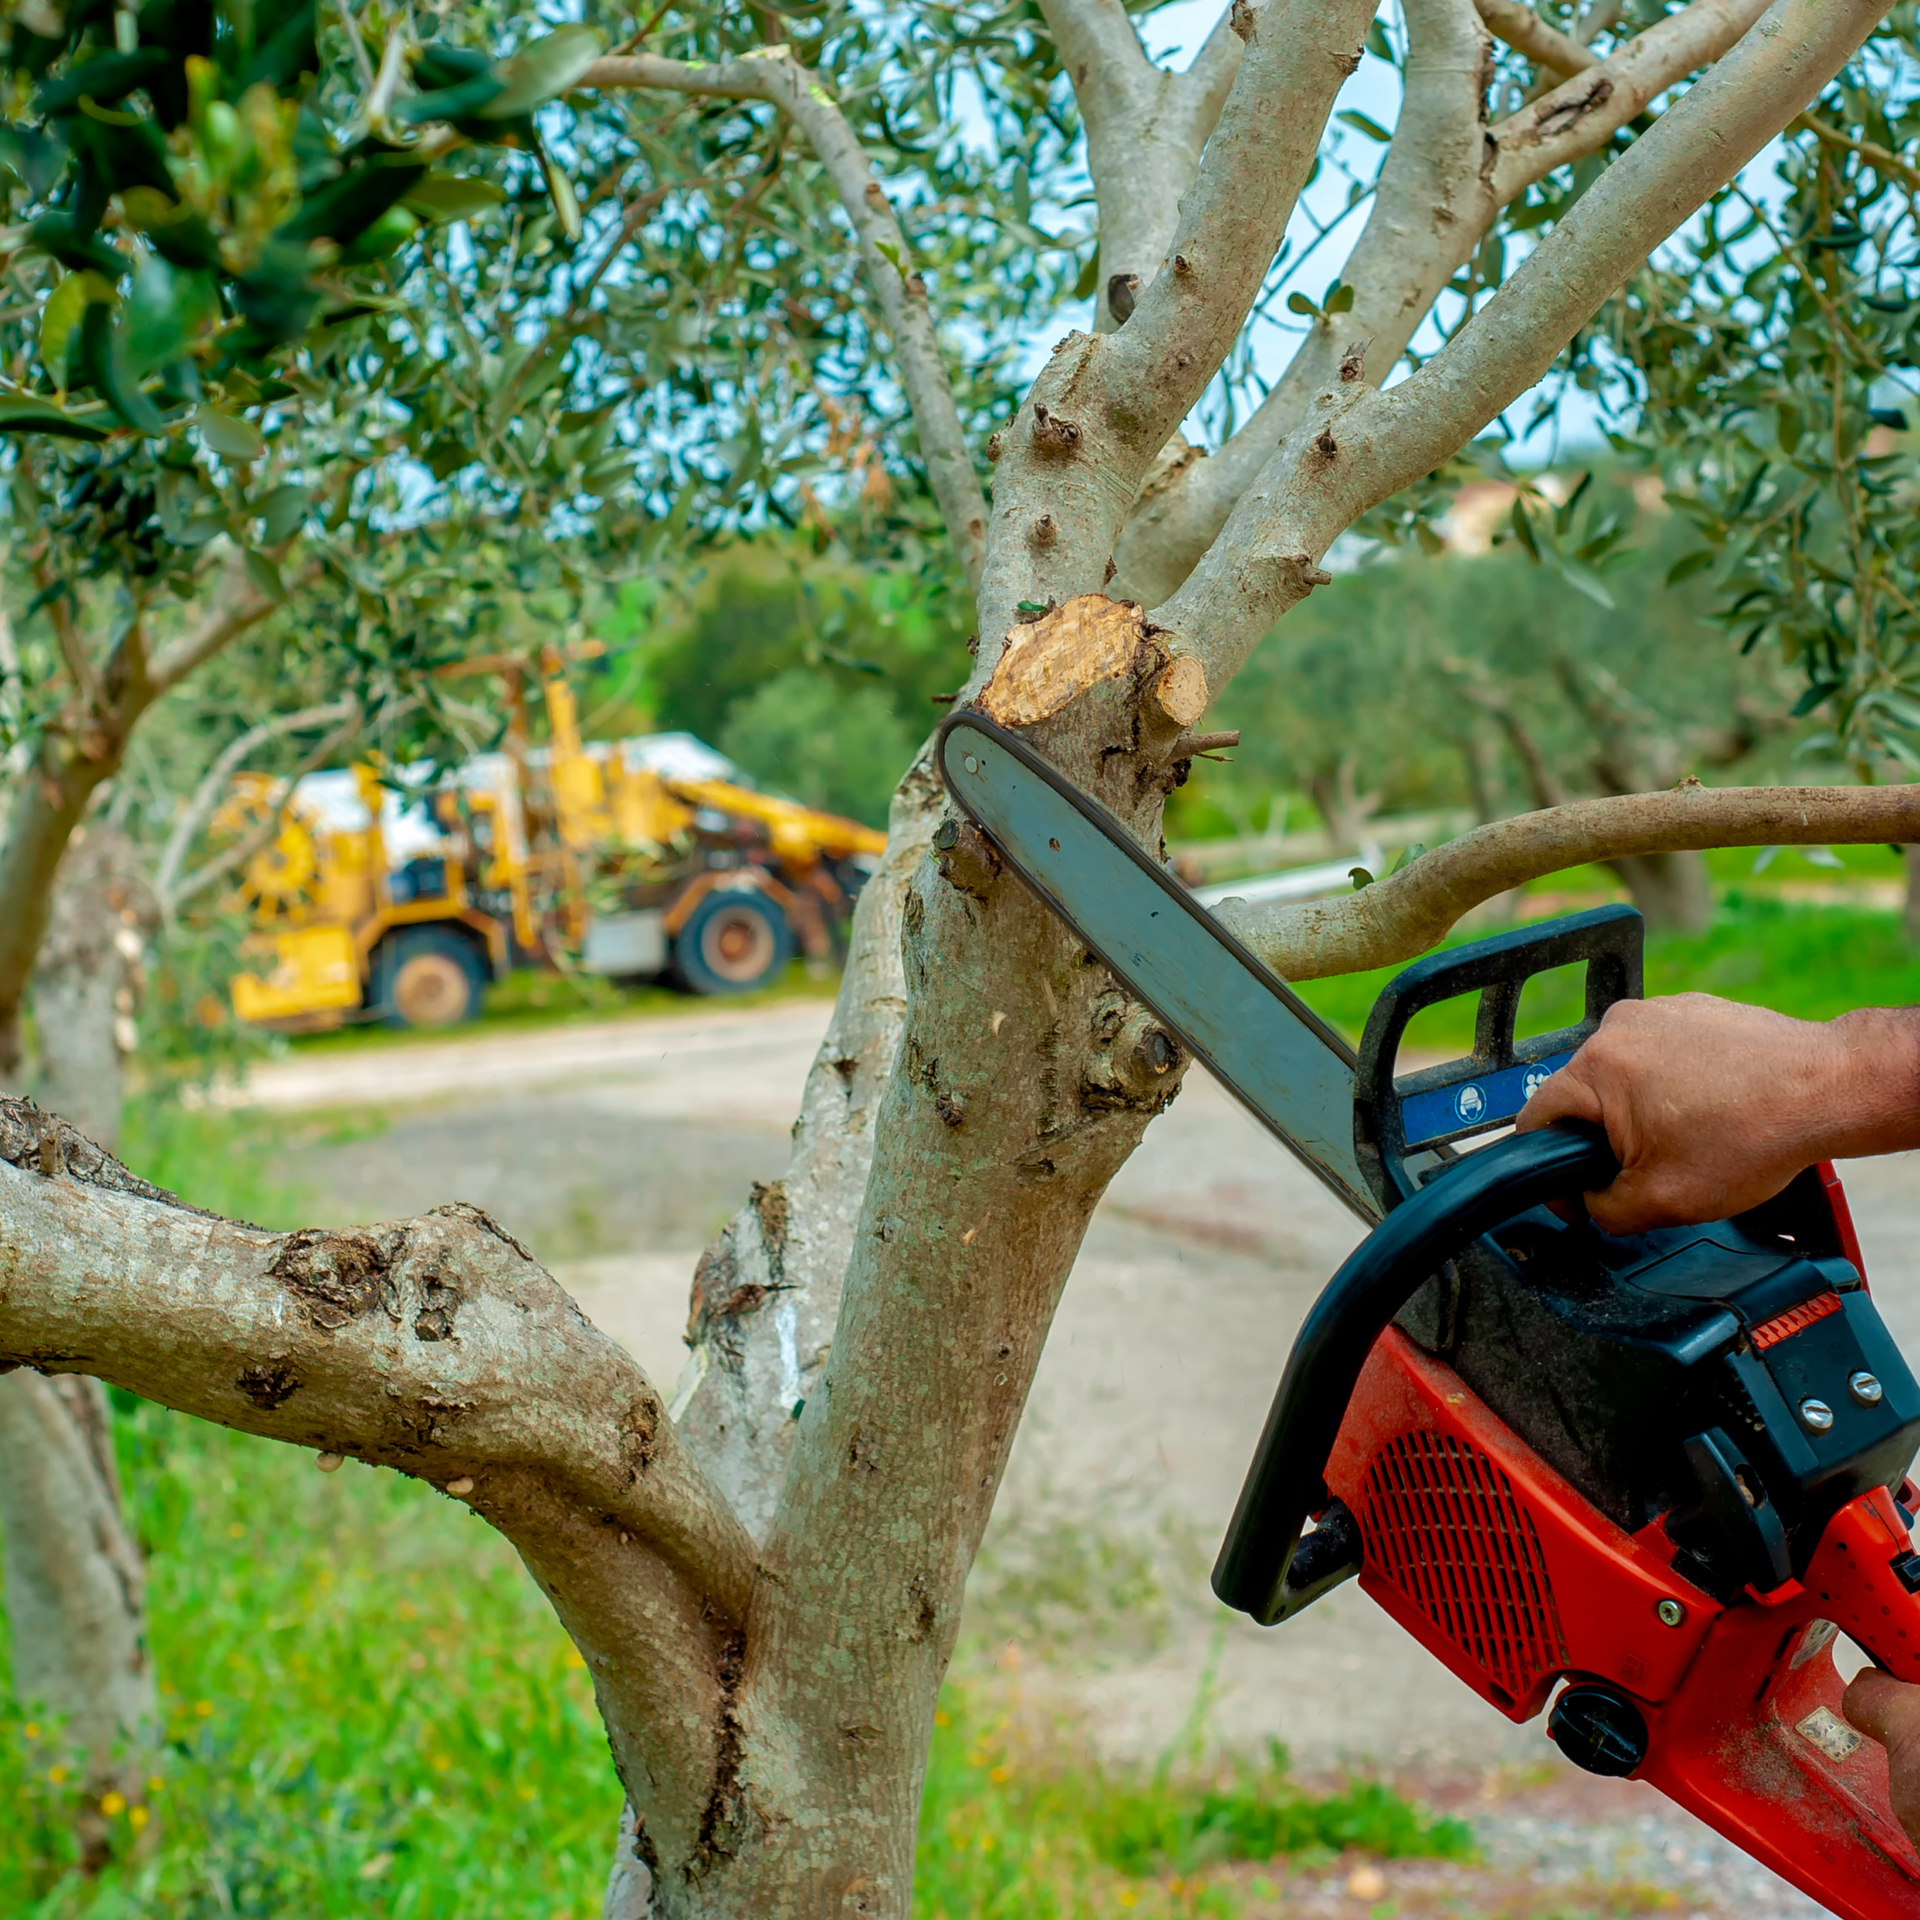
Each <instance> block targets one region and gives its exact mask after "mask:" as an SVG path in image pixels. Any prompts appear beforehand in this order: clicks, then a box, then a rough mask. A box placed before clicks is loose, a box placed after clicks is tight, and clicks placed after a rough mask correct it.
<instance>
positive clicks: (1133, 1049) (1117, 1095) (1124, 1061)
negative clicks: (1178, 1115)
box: [1080, 989, 1185, 1113]
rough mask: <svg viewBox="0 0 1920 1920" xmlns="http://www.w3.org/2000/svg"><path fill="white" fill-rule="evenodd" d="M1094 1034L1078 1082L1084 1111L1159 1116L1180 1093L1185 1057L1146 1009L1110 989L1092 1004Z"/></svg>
mask: <svg viewBox="0 0 1920 1920" xmlns="http://www.w3.org/2000/svg"><path fill="white" fill-rule="evenodd" d="M1093 1034H1094V1039H1095V1041H1096V1042H1097V1043H1098V1046H1099V1051H1098V1053H1097V1054H1096V1055H1095V1057H1094V1059H1093V1060H1092V1062H1091V1063H1090V1064H1089V1066H1088V1068H1087V1071H1086V1073H1085V1075H1084V1077H1083V1078H1082V1080H1081V1083H1080V1104H1081V1106H1082V1107H1083V1108H1084V1109H1086V1111H1088V1112H1090V1113H1115V1112H1120V1111H1123V1110H1131V1111H1144V1112H1147V1113H1158V1112H1160V1111H1161V1109H1162V1108H1164V1107H1165V1106H1166V1105H1167V1104H1168V1103H1169V1102H1170V1101H1171V1100H1172V1099H1173V1097H1174V1095H1175V1094H1176V1093H1178V1092H1179V1090H1180V1075H1179V1073H1177V1072H1176V1071H1175V1069H1176V1068H1178V1067H1180V1066H1181V1065H1182V1064H1183V1062H1184V1059H1185V1056H1184V1055H1183V1054H1182V1052H1181V1050H1180V1043H1179V1042H1178V1041H1177V1040H1176V1039H1174V1037H1173V1035H1172V1034H1170V1033H1169V1032H1168V1031H1167V1030H1166V1028H1165V1027H1163V1026H1162V1025H1161V1024H1160V1022H1159V1019H1158V1017H1157V1016H1156V1015H1155V1014H1154V1013H1153V1012H1152V1011H1151V1010H1150V1009H1148V1008H1146V1007H1143V1006H1140V1005H1138V1004H1137V1003H1135V1002H1133V1001H1131V1000H1129V999H1128V998H1127V996H1126V995H1125V994H1124V993H1121V992H1120V991H1119V990H1118V989H1109V990H1108V991H1107V992H1106V993H1103V994H1102V995H1101V996H1100V998H1099V999H1098V1000H1097V1001H1095V1002H1094V1008H1093Z"/></svg>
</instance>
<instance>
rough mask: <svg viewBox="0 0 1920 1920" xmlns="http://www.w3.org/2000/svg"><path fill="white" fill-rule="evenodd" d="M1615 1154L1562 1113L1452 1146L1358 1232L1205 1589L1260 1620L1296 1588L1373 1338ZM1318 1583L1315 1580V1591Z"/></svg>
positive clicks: (1272, 1419) (1297, 1598)
mask: <svg viewBox="0 0 1920 1920" xmlns="http://www.w3.org/2000/svg"><path fill="white" fill-rule="evenodd" d="M1619 1171H1620V1163H1619V1161H1618V1160H1617V1159H1615V1157H1614V1154H1613V1151H1612V1149H1611V1148H1610V1147H1609V1146H1608V1145H1607V1139H1606V1135H1605V1134H1604V1133H1602V1132H1601V1131H1600V1130H1599V1129H1598V1128H1597V1127H1589V1126H1584V1125H1580V1124H1578V1123H1575V1122H1564V1123H1562V1124H1561V1125H1558V1126H1553V1127H1543V1128H1541V1129H1539V1130H1538V1131H1537V1132H1534V1133H1516V1134H1509V1135H1508V1136H1507V1137H1506V1138H1505V1139H1503V1140H1496V1141H1495V1142H1494V1143H1493V1144H1492V1145H1491V1146H1487V1147H1482V1148H1480V1149H1479V1150H1478V1151H1476V1152H1473V1153H1469V1154H1466V1155H1463V1156H1462V1157H1461V1158H1460V1159H1459V1160H1457V1161H1454V1162H1453V1163H1452V1164H1450V1165H1449V1166H1448V1167H1447V1169H1446V1171H1445V1172H1443V1173H1440V1174H1439V1175H1437V1176H1436V1177H1435V1178H1434V1179H1433V1180H1431V1181H1430V1182H1429V1184H1428V1185H1427V1186H1425V1187H1423V1188H1421V1189H1420V1191H1419V1192H1418V1193H1416V1194H1415V1195H1414V1196H1413V1197H1412V1198H1411V1199H1408V1200H1406V1201H1404V1202H1403V1203H1402V1204H1401V1205H1400V1206H1398V1207H1396V1208H1395V1209H1394V1210H1393V1212H1391V1213H1390V1214H1388V1215H1387V1217H1386V1218H1385V1219H1384V1220H1383V1221H1382V1222H1381V1223H1380V1225H1379V1226H1377V1227H1376V1228H1374V1230H1373V1231H1372V1232H1371V1233H1370V1234H1368V1236H1367V1237H1366V1239H1364V1240H1363V1241H1361V1243H1360V1244H1359V1246H1358V1247H1356V1248H1355V1249H1354V1250H1353V1252H1352V1253H1351V1254H1350V1255H1349V1256H1348V1257H1347V1260H1346V1262H1345V1264H1344V1265H1343V1266H1342V1267H1341V1269H1340V1271H1339V1272H1338V1273H1336V1274H1335V1275H1334V1276H1333V1278H1332V1279H1331V1280H1330V1281H1329V1282H1328V1283H1327V1286H1326V1288H1325V1290H1324V1291H1323V1292H1322V1293H1321V1295H1320V1297H1319V1299H1318V1300H1316V1301H1315V1302H1314V1304H1313V1308H1312V1310H1311V1311H1310V1312H1309V1313H1308V1315H1307V1317H1306V1320H1305V1321H1304V1322H1303V1323H1302V1325H1301V1328H1300V1331H1299V1334H1298V1335H1297V1336H1296V1337H1295V1339H1294V1343H1293V1351H1292V1352H1291V1353H1290V1354H1289V1355H1288V1356H1287V1367H1286V1371H1285V1373H1283V1374H1282V1375H1281V1376H1280V1387H1279V1391H1278V1392H1277V1393H1276V1394H1275V1395H1274V1400H1273V1407H1272V1410H1271V1411H1270V1412H1269V1413H1268V1415H1267V1424H1266V1429H1265V1431H1264V1432H1263V1433H1262V1434H1261V1436H1260V1446H1259V1450H1258V1451H1257V1452H1256V1453H1255V1454H1254V1457H1253V1464H1252V1466H1251V1467H1249V1468H1248V1470H1247V1478H1246V1484H1245V1485H1244V1486H1243V1487H1242V1488H1241V1489H1240V1500H1239V1504H1238V1505H1237V1506H1236V1507H1235V1508H1234V1513H1233V1520H1232V1523H1231V1524H1230V1525H1229V1526H1228V1528H1227V1537H1226V1539H1225V1541H1224V1542H1223V1543H1222V1545H1221V1548H1220V1557H1219V1559H1218V1560H1217V1561H1216V1562H1215V1564H1214V1569H1213V1590H1214V1592H1215V1593H1216V1594H1218V1595H1219V1596H1220V1598H1221V1599H1222V1600H1224V1601H1225V1602H1226V1603H1227V1605H1228V1606H1230V1607H1235V1608H1238V1609H1239V1611H1240V1612H1242V1613H1247V1614H1251V1615H1252V1616H1253V1618H1254V1619H1256V1620H1257V1621H1259V1622H1260V1624H1261V1625H1262V1626H1266V1627H1270V1626H1272V1625H1274V1624H1275V1623H1276V1622H1277V1621H1279V1620H1283V1619H1285V1618H1286V1616H1287V1615H1288V1613H1290V1612H1292V1611H1295V1610H1297V1607H1298V1605H1299V1604H1300V1603H1302V1602H1303V1601H1304V1600H1305V1599H1306V1598H1307V1597H1309V1596H1308V1595H1307V1594H1306V1593H1305V1592H1304V1591H1302V1592H1299V1593H1295V1592H1292V1591H1290V1589H1289V1585H1288V1579H1287V1575H1288V1572H1289V1569H1290V1568H1291V1567H1292V1565H1293V1561H1294V1555H1295V1552H1296V1550H1297V1549H1298V1547H1299V1545H1300V1540H1301V1535H1302V1533H1303V1532H1304V1531H1305V1528H1306V1523H1307V1519H1308V1517H1309V1516H1310V1515H1312V1514H1315V1513H1318V1512H1319V1511H1320V1510H1321V1509H1322V1508H1323V1507H1325V1506H1326V1504H1327V1486H1326V1480H1325V1478H1324V1476H1325V1473H1326V1469H1327V1460H1328V1457H1329V1455H1330V1454H1331V1453H1332V1452H1333V1443H1334V1440H1335V1438H1336V1436H1337V1435H1338V1434H1339V1431H1340V1423H1341V1421H1342V1420H1343V1419H1344V1418H1345V1417H1346V1412H1347V1404H1348V1402H1349V1401H1350V1400H1351V1399H1352V1398H1353V1391H1354V1388H1355V1386H1356V1385H1357V1384H1358V1383H1359V1379H1360V1372H1361V1369H1362V1368H1363V1367H1364V1366H1365V1365H1366V1363H1367V1356H1368V1354H1370V1353H1371V1352H1372V1351H1373V1345H1374V1342H1375V1341H1376V1340H1378V1339H1379V1338H1380V1336H1381V1334H1382V1333H1384V1332H1385V1331H1386V1329H1387V1327H1388V1325H1389V1324H1390V1323H1391V1322H1392V1320H1393V1317H1394V1315H1395V1314H1397V1313H1398V1312H1399V1311H1400V1310H1401V1308H1402V1307H1404V1306H1405V1305H1406V1304H1407V1302H1408V1301H1409V1300H1410V1299H1411V1298H1412V1297H1413V1295H1414V1294H1415V1293H1416V1292H1417V1291H1418V1290H1419V1288H1420V1287H1421V1286H1422V1285H1424V1284H1425V1282H1426V1281H1427V1279H1428V1278H1429V1277H1430V1276H1431V1275H1432V1274H1434V1273H1435V1272H1437V1271H1438V1270H1439V1268H1440V1267H1441V1266H1443V1265H1444V1264H1445V1263H1446V1262H1447V1261H1448V1260H1450V1259H1452V1258H1453V1256H1454V1255H1455V1254H1456V1253H1458V1252H1459V1251H1460V1250H1461V1249H1462V1248H1463V1247H1465V1246H1466V1245H1467V1244H1468V1243H1469V1242H1470V1241H1473V1240H1476V1239H1478V1238H1479V1236H1480V1235H1481V1234H1483V1233H1488V1232H1491V1231H1492V1229H1493V1228H1495V1227H1497V1226H1499V1225H1500V1224H1501V1223H1502V1222H1503V1221H1507V1220H1511V1219H1512V1218H1513V1217H1514V1216H1515V1215H1516V1214H1520V1213H1525V1212H1526V1211H1527V1210H1528V1209H1529V1208H1531V1207H1537V1206H1540V1205H1542V1204H1544V1203H1545V1202H1547V1201H1549V1200H1562V1199H1566V1198H1568V1197H1570V1196H1573V1195H1577V1194H1582V1193H1591V1192H1593V1191H1595V1190H1597V1189H1598V1188H1601V1187H1604V1186H1607V1185H1609V1184H1610V1183H1611V1182H1612V1180H1613V1178H1614V1176H1615V1175H1616V1174H1617V1173H1618V1172H1619ZM1321 1584H1322V1583H1321V1582H1320V1581H1319V1580H1318V1579H1316V1582H1315V1586H1316V1590H1317V1589H1318V1587H1319V1586H1320V1585H1321Z"/></svg>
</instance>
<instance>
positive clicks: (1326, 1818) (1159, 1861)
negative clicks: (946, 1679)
mask: <svg viewBox="0 0 1920 1920" xmlns="http://www.w3.org/2000/svg"><path fill="white" fill-rule="evenodd" d="M995 1709H996V1703H995V1701H994V1700H993V1697H992V1696H991V1695H990V1694H989V1695H983V1694H980V1693H977V1692H973V1691H969V1690H968V1689H966V1688H964V1687H953V1686H949V1687H948V1689H947V1691H946V1693H945V1694H944V1695H943V1697H942V1705H941V1708H940V1712H939V1715H938V1725H937V1728H936V1733H935V1738H934V1746H933V1758H932V1764H931V1766H930V1768H929V1771H928V1775H927V1787H926V1795H925V1798H924V1800H923V1802H922V1807H921V1821H920V1857H919V1872H918V1878H917V1881H916V1885H915V1897H914V1911H915V1914H916V1916H917V1917H918V1920H1081V1917H1082V1916H1087V1917H1088V1920H1091V1916H1093V1915H1096V1914H1110V1913H1112V1912H1113V1911H1114V1910H1115V1909H1116V1908H1132V1909H1135V1910H1137V1911H1139V1912H1140V1913H1142V1914H1163V1913H1167V1914H1170V1913H1180V1914H1189V1913H1196V1914H1211V1915H1220V1916H1222V1917H1223V1920H1225V1917H1226V1916H1232V1915H1237V1914H1238V1913H1240V1912H1241V1910H1242V1899H1241V1890H1240V1888H1239V1887H1238V1886H1237V1885H1236V1884H1235V1883H1234V1881H1233V1880H1231V1879H1230V1878H1227V1877H1226V1876H1221V1877H1219V1878H1213V1877H1212V1875H1211V1870H1213V1869H1218V1868H1223V1867H1229V1866H1232V1865H1233V1864H1235V1863H1237V1862H1241V1861H1270V1860H1274V1859H1276V1858H1279V1857H1281V1856H1283V1855H1294V1856H1298V1855H1307V1856H1309V1857H1311V1856H1320V1857H1326V1856H1329V1855H1333V1854H1338V1853H1340V1852H1342V1851H1344V1850H1345V1849H1347V1848H1357V1849H1361V1850H1364V1851H1365V1852H1368V1853H1373V1854H1379V1855H1384V1856H1387V1857H1389V1858H1403V1857H1406V1856H1408V1855H1425V1856H1430V1857H1438V1858H1441V1859H1447V1860H1467V1859H1471V1858H1473V1857H1474V1853H1475V1848H1474V1842H1473V1835H1472V1832H1471V1830H1470V1829H1469V1828H1468V1827H1467V1826H1465V1825H1464V1824H1463V1823H1462V1822H1460V1821H1458V1820H1449V1819H1442V1818H1439V1817H1437V1816H1435V1815H1433V1814H1431V1813H1429V1812H1427V1811H1425V1810H1424V1809H1422V1808H1420V1807H1417V1806H1415V1805H1413V1804H1412V1803H1411V1802H1409V1801H1407V1800H1404V1799H1402V1798H1401V1797H1400V1795H1398V1794H1396V1793H1394V1792H1393V1791H1392V1790H1391V1789H1389V1788H1387V1787H1383V1786H1381V1785H1380V1784H1379V1783H1378V1782H1376V1781H1369V1780H1357V1781H1353V1782H1351V1783H1350V1784H1349V1785H1348V1786H1347V1787H1345V1788H1344V1789H1343V1790H1342V1791H1340V1792H1338V1793H1335V1794H1327V1795H1314V1794H1309V1793H1305V1792H1303V1791H1302V1790H1301V1789H1300V1787H1299V1786H1298V1785H1297V1784H1296V1783H1295V1782H1294V1781H1293V1780H1292V1778H1291V1777H1290V1776H1289V1774H1288V1772H1287V1765H1286V1755H1285V1754H1284V1752H1282V1751H1281V1750H1280V1749H1278V1748H1275V1749H1274V1750H1273V1751H1272V1753H1271V1754H1270V1755H1269V1758H1268V1760H1267V1761H1266V1763H1265V1764H1264V1765H1255V1764H1249V1763H1246V1762H1240V1763H1235V1764H1228V1765H1224V1766H1222V1767H1221V1768H1219V1769H1218V1770H1217V1771H1215V1772H1213V1773H1211V1774H1209V1773H1207V1772H1204V1771H1201V1772H1194V1773H1185V1772H1178V1771H1176V1770H1174V1769H1172V1768H1164V1767H1163V1768H1158V1769H1154V1770H1151V1771H1146V1770H1140V1771H1116V1770H1114V1769H1112V1768H1107V1767H1102V1766H1101V1765H1100V1764H1099V1762H1098V1761H1097V1760H1095V1759H1093V1758H1091V1757H1090V1756H1088V1755H1087V1754H1086V1753H1085V1752H1084V1751H1080V1750H1078V1749H1076V1748H1075V1747H1074V1746H1073V1745H1072V1744H1070V1743H1064V1752H1065V1756H1067V1757H1063V1753H1062V1750H1061V1747H1060V1746H1053V1747H1051V1748H1050V1747H1049V1745H1048V1744H1047V1743H1046V1742H1045V1740H1044V1738H1043V1739H1041V1740H1038V1741H1036V1739H1035V1737H1034V1735H1033V1734H1032V1733H1031V1732H1029V1731H1026V1730H1024V1729H1023V1728H1022V1727H1021V1726H1020V1724H1019V1723H1018V1721H1017V1720H1016V1718H1015V1716H1013V1715H1012V1714H1010V1713H1007V1712H1005V1711H1003V1710H1002V1711H996V1710H995Z"/></svg>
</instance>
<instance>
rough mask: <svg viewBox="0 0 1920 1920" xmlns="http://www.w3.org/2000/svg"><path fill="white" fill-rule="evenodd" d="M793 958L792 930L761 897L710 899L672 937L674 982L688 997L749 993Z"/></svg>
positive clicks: (712, 895) (745, 895)
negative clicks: (696, 994)
mask: <svg viewBox="0 0 1920 1920" xmlns="http://www.w3.org/2000/svg"><path fill="white" fill-rule="evenodd" d="M792 958H793V929H792V928H791V927H789V926H788V925H787V916H786V915H785V914H784V913H782V912H781V911H780V909H779V907H778V906H776V905H775V904H774V902H773V901H771V900H769V899H768V898H767V896H766V895H765V894H764V893H745V892H740V893H733V892H727V893H710V894H708V895H707V897H706V898H705V899H704V900H702V901H701V902H700V904H699V905H698V906H697V907H695V908H694V910H693V911H692V913H690V914H689V915H688V916H687V924H686V925H685V926H684V927H682V928H681V929H680V931H679V932H678V933H676V934H675V935H674V936H673V972H674V977H675V978H676V979H677V980H678V981H679V982H680V984H681V985H682V986H683V987H685V988H686V989H687V990H688V991H689V992H690V993H751V992H752V991H753V989H754V988H755V987H764V986H766V985H768V984H769V983H770V982H772V981H775V980H777V979H779V977H780V975H781V974H782V973H783V972H784V971H785V970H786V965H787V962H788V961H789V960H790V959H792Z"/></svg>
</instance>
